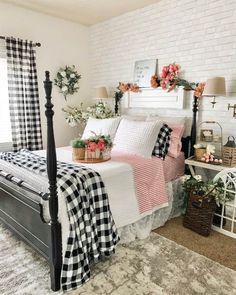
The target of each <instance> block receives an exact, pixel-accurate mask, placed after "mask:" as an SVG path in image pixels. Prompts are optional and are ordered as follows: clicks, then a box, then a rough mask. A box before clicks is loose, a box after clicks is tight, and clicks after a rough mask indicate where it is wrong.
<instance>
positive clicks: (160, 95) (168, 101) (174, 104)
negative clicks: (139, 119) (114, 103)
mask: <svg viewBox="0 0 236 295" xmlns="http://www.w3.org/2000/svg"><path fill="white" fill-rule="evenodd" d="M124 107H125V108H168V109H170V108H171V109H183V107H184V88H183V87H178V88H176V89H175V90H172V91H170V92H167V91H166V90H163V89H161V88H160V87H159V88H156V89H154V88H141V91H140V92H138V93H135V92H127V93H126V94H125V96H124Z"/></svg>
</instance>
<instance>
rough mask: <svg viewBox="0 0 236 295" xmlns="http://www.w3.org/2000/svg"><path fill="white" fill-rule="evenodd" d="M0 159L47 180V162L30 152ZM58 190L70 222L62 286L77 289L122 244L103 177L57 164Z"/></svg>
mask: <svg viewBox="0 0 236 295" xmlns="http://www.w3.org/2000/svg"><path fill="white" fill-rule="evenodd" d="M0 159H2V160H5V161H8V162H10V163H12V164H15V165H17V166H20V167H23V168H25V169H27V170H30V171H32V172H34V173H37V174H40V175H43V176H47V172H46V171H47V170H46V159H45V158H44V157H40V156H38V155H36V154H34V153H32V152H30V151H28V150H21V151H20V152H17V153H12V152H4V153H0ZM57 169H58V171H57V186H58V190H60V195H59V196H60V197H64V198H65V200H66V205H67V212H68V216H69V222H70V230H69V237H68V239H67V248H66V251H65V255H64V258H63V268H62V273H61V285H62V288H63V290H69V289H74V288H76V287H78V286H80V285H82V284H83V283H85V282H86V281H87V280H89V277H90V264H91V262H92V261H93V262H94V261H97V260H98V259H99V258H100V257H102V256H109V255H111V254H112V253H113V252H114V251H115V247H116V244H117V242H118V240H119V237H118V234H117V230H116V226H115V223H114V220H113V218H112V214H111V212H110V207H109V202H108V196H107V194H106V191H105V187H104V183H103V181H102V179H101V176H100V175H99V174H98V173H97V172H96V171H94V170H92V169H89V168H87V167H83V166H77V165H71V164H68V163H62V162H58V163H57Z"/></svg>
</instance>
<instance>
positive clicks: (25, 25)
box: [0, 3, 89, 146]
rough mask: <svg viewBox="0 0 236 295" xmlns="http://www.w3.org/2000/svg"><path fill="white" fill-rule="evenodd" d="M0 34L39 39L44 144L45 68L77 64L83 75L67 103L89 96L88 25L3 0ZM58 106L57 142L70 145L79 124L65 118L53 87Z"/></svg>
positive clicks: (53, 68) (53, 75) (56, 68)
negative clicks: (76, 125) (73, 126)
mask: <svg viewBox="0 0 236 295" xmlns="http://www.w3.org/2000/svg"><path fill="white" fill-rule="evenodd" d="M0 34H1V35H3V36H13V37H17V38H22V39H28V40H32V41H35V42H40V43H41V47H37V49H36V58H37V70H38V79H39V94H40V108H41V117H42V127H43V140H44V146H45V144H46V122H45V116H44V109H45V108H44V104H45V93H44V89H43V80H44V78H45V76H44V72H45V70H49V71H50V72H51V78H52V79H53V78H54V77H55V74H56V72H57V71H58V69H59V68H60V67H61V66H62V67H63V66H65V65H73V64H74V65H75V66H76V68H77V69H78V71H79V72H80V73H81V75H82V79H81V80H80V90H79V92H78V93H76V94H75V95H73V96H72V97H68V104H70V105H72V104H75V105H76V104H77V105H78V104H79V103H80V102H81V101H82V100H86V99H87V97H88V93H89V91H88V89H89V75H88V27H85V26H83V25H79V24H75V23H72V22H68V21H64V20H62V19H58V18H55V17H51V16H48V15H44V14H41V13H36V12H32V11H30V10H26V9H22V8H18V7H15V6H12V5H8V4H3V3H0ZM52 97H53V103H54V106H55V108H54V110H55V117H54V122H55V124H54V128H55V138H56V144H57V146H63V145H68V144H69V141H70V140H71V139H72V138H74V137H75V136H77V135H78V128H71V127H69V126H68V125H67V124H66V123H65V120H64V117H63V114H62V112H61V108H62V107H63V106H65V105H66V102H65V100H64V98H63V96H62V95H61V94H59V92H58V89H57V88H56V86H55V87H54V88H53V94H52Z"/></svg>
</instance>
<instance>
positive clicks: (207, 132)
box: [200, 129, 213, 142]
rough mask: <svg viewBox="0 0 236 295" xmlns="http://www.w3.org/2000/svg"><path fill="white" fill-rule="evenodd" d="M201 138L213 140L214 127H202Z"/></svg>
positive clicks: (207, 140) (202, 139)
mask: <svg viewBox="0 0 236 295" xmlns="http://www.w3.org/2000/svg"><path fill="white" fill-rule="evenodd" d="M200 140H201V141H206V142H209V141H213V129H201V131H200Z"/></svg>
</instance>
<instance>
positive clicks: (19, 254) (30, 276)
mask: <svg viewBox="0 0 236 295" xmlns="http://www.w3.org/2000/svg"><path fill="white" fill-rule="evenodd" d="M0 294H1V295H47V294H55V295H58V294H62V292H55V293H54V292H52V291H50V288H49V268H48V265H47V263H46V261H45V260H44V259H43V258H41V257H40V256H38V255H37V254H36V253H35V252H33V251H32V250H31V249H30V248H29V247H28V246H26V245H25V244H24V243H23V242H21V241H19V240H17V239H16V238H15V237H14V236H13V235H12V234H11V233H10V232H9V231H8V230H6V229H5V228H3V227H1V226H0ZM66 294H68V295H77V294H84V295H97V294H98V295H99V294H101V295H108V294H112V295H116V294H117V295H167V294H175V295H177V294H179V295H185V294H186V295H191V294H207V295H211V294H214V295H216V294H221V295H223V294H228V295H233V294H236V272H235V271H233V270H231V269H228V268H226V267H224V266H221V265H220V264H218V263H215V262H214V261H212V260H209V259H207V258H206V257H204V256H201V255H199V254H197V253H195V252H192V251H190V250H188V249H187V248H185V247H182V246H180V245H178V244H176V243H175V242H172V241H170V240H168V239H166V238H164V237H162V236H159V235H157V234H155V233H152V234H151V237H150V238H149V239H146V240H139V241H135V242H133V243H131V244H129V245H128V246H122V245H120V246H118V248H117V252H116V254H115V255H113V257H112V258H111V259H109V260H105V261H102V262H100V263H98V264H96V265H95V266H94V267H93V270H92V278H91V280H90V281H89V282H88V283H86V284H85V285H84V286H83V287H81V288H79V289H77V290H74V291H72V292H68V293H66Z"/></svg>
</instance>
